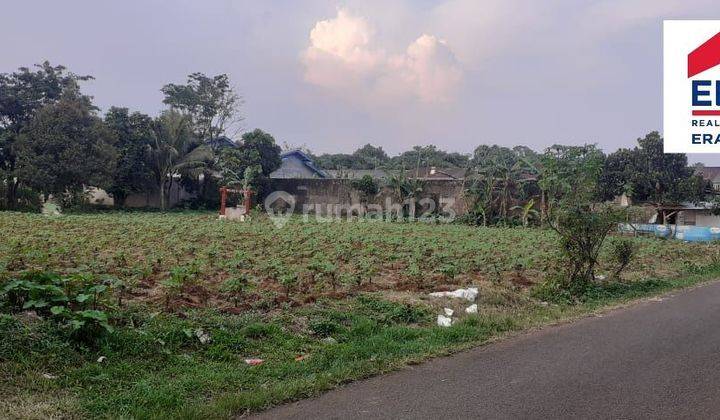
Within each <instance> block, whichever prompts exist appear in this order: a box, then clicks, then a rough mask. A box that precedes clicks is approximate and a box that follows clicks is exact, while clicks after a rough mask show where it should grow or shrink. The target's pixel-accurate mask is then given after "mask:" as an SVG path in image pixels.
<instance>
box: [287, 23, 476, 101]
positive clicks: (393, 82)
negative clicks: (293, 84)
mask: <svg viewBox="0 0 720 420" xmlns="http://www.w3.org/2000/svg"><path fill="white" fill-rule="evenodd" d="M372 41H373V29H372V27H371V26H370V25H369V23H368V22H367V21H366V20H365V19H364V18H362V17H358V16H353V15H352V14H350V13H349V12H348V11H346V10H343V9H340V10H339V11H338V14H337V16H336V17H334V18H332V19H328V20H322V21H319V22H317V23H316V24H315V27H314V28H313V29H312V31H311V32H310V45H309V46H308V47H307V49H306V50H305V51H304V52H303V54H302V58H301V59H302V62H303V64H304V66H305V80H306V81H307V82H309V83H312V84H315V85H318V86H321V87H324V88H327V89H329V90H331V91H332V92H334V93H336V94H339V95H342V96H343V97H348V98H351V99H360V100H362V101H365V102H369V103H371V104H373V105H376V104H378V103H383V102H385V103H387V102H395V101H399V100H406V99H408V98H410V99H417V100H419V101H421V102H423V103H438V102H448V101H450V100H452V99H453V96H454V93H455V91H456V88H457V86H458V85H459V84H460V82H461V80H462V70H461V68H460V65H459V63H458V61H457V59H456V57H455V54H454V53H453V51H452V50H451V49H450V47H449V46H448V44H447V43H446V42H445V41H443V40H441V39H438V38H436V37H435V36H432V35H425V34H424V35H422V36H420V37H419V38H417V39H416V40H415V41H414V42H412V43H411V44H410V45H409V46H408V47H407V49H406V51H405V52H404V53H401V54H389V53H387V52H385V50H384V49H382V48H377V47H375V46H374V45H373V43H372Z"/></svg>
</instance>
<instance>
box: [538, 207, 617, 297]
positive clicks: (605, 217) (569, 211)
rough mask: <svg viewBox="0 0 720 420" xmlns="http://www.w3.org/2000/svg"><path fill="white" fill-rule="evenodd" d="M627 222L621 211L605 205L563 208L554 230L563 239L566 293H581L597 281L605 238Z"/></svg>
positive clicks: (561, 244)
mask: <svg viewBox="0 0 720 420" xmlns="http://www.w3.org/2000/svg"><path fill="white" fill-rule="evenodd" d="M622 220H624V213H623V211H622V210H621V209H617V208H614V207H611V206H603V207H601V208H599V209H593V208H591V207H590V206H584V205H574V206H569V207H567V208H563V209H561V210H560V211H559V212H558V214H557V218H556V221H555V223H553V224H551V227H552V228H553V229H554V230H555V231H556V232H557V233H558V235H559V236H560V250H561V252H562V255H563V257H564V261H565V265H566V268H567V273H566V274H567V275H566V277H565V281H564V284H561V286H563V287H564V288H565V289H566V290H569V291H571V292H572V293H574V294H577V293H582V291H583V290H584V289H585V288H586V287H587V286H588V285H589V284H590V283H591V282H592V281H593V280H594V279H595V266H596V264H597V261H598V255H599V254H600V250H601V248H602V245H603V242H604V241H605V238H606V237H607V235H608V234H609V233H610V231H611V230H613V229H615V228H616V227H617V224H618V223H619V222H620V221H622Z"/></svg>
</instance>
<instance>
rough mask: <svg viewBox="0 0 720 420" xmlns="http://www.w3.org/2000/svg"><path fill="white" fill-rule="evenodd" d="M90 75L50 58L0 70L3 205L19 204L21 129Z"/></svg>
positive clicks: (0, 201)
mask: <svg viewBox="0 0 720 420" xmlns="http://www.w3.org/2000/svg"><path fill="white" fill-rule="evenodd" d="M89 79H91V77H90V76H78V75H75V74H73V73H70V72H68V71H67V70H66V68H65V67H63V66H52V65H51V64H50V63H49V62H47V61H45V62H44V63H42V64H37V65H35V67H34V69H30V68H27V67H20V68H19V69H18V71H16V72H13V73H2V74H0V190H2V189H3V188H4V189H5V194H4V197H3V198H0V207H2V202H3V201H4V202H5V204H6V206H7V207H9V208H14V207H15V206H16V204H17V193H18V190H19V188H20V185H21V184H22V182H23V179H22V177H19V176H18V174H17V173H16V168H17V152H16V144H15V143H16V141H17V139H18V137H19V135H20V132H21V131H22V130H23V128H24V127H25V126H26V125H27V124H29V122H30V121H31V120H32V119H33V117H34V116H35V115H36V114H37V112H38V111H39V110H40V109H42V108H43V107H45V106H47V105H50V104H53V103H56V102H57V101H58V100H59V99H60V97H61V96H62V94H63V92H64V91H65V89H67V88H68V87H69V86H71V85H72V86H76V85H77V84H78V83H79V82H80V81H84V80H89ZM86 99H87V100H88V101H89V98H86Z"/></svg>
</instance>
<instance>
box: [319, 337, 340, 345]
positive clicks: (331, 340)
mask: <svg viewBox="0 0 720 420" xmlns="http://www.w3.org/2000/svg"><path fill="white" fill-rule="evenodd" d="M322 342H323V343H325V344H335V343H337V340H336V339H334V338H332V337H325V338H323V339H322Z"/></svg>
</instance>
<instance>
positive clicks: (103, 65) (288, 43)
mask: <svg viewBox="0 0 720 420" xmlns="http://www.w3.org/2000/svg"><path fill="white" fill-rule="evenodd" d="M708 13H709V14H711V15H712V14H713V13H714V17H716V18H717V17H719V16H720V5H718V4H717V3H715V2H713V1H707V0H698V1H688V0H686V1H675V0H655V1H651V0H648V1H638V0H622V1H621V0H601V1H587V0H547V1H537V0H536V1H530V0H525V1H520V0H504V1H500V0H486V1H471V0H451V1H430V0H424V1H410V0H399V1H393V0H385V1H379V0H369V1H367V0H366V1H344V2H332V1H319V0H318V1H316V0H311V1H289V0H276V1H270V0H269V1H231V0H207V1H184V0H183V1H159V0H149V1H148V0H145V1H130V0H125V1H122V2H100V1H91V0H76V1H70V2H58V1H39V0H29V1H23V2H8V3H6V4H4V5H3V6H2V25H0V37H2V39H3V40H5V41H4V42H3V49H2V53H1V54H0V72H9V71H12V70H14V69H15V68H17V67H19V66H21V65H25V66H27V65H31V64H33V63H36V62H40V61H42V60H44V59H48V60H50V61H51V62H52V63H54V64H64V65H66V66H68V67H69V68H70V69H71V70H72V71H74V72H76V73H80V74H91V75H93V76H95V78H96V80H95V81H93V82H91V83H89V84H88V85H87V86H86V90H87V91H88V92H90V93H91V94H93V95H94V96H95V101H96V103H97V104H98V105H99V106H100V107H101V108H102V109H107V108H108V107H109V106H111V105H117V106H126V107H129V108H131V109H134V110H140V111H143V112H147V113H150V114H156V113H158V112H159V111H160V110H162V108H163V105H162V95H161V93H160V88H161V87H162V86H163V85H164V84H166V83H170V82H174V83H178V82H182V81H183V80H184V78H185V76H186V75H187V74H188V73H191V72H195V71H201V72H204V73H206V74H210V75H213V74H218V73H228V74H229V75H230V77H231V79H232V80H233V83H234V85H235V87H236V89H237V90H238V92H239V93H240V94H241V95H242V96H243V97H244V99H245V105H244V107H243V110H242V111H243V114H244V116H245V122H244V128H245V129H253V128H262V129H264V130H266V131H269V132H271V133H272V134H273V135H275V137H276V139H278V140H279V141H280V142H287V143H288V144H290V145H296V146H300V145H304V146H307V147H309V148H310V149H311V150H313V151H317V152H349V151H352V150H354V149H355V148H357V147H358V146H360V145H362V144H365V143H368V142H369V143H373V144H376V145H380V146H382V147H383V148H384V149H386V150H387V151H388V152H390V153H396V152H399V151H401V150H404V149H407V148H409V147H411V146H412V145H416V144H430V143H433V144H437V145H438V146H440V147H442V148H445V149H449V150H454V151H461V152H471V151H472V150H473V149H474V148H475V147H476V146H477V145H479V144H483V143H497V144H502V145H507V146H513V145H517V144H523V145H527V146H530V147H533V148H535V149H538V150H539V149H542V148H544V147H547V146H549V145H551V144H553V143H566V144H579V143H584V142H594V143H598V144H599V145H600V146H601V147H602V148H603V149H605V150H606V151H612V150H614V149H616V148H618V147H629V146H632V145H633V144H634V141H635V139H636V138H637V137H639V136H642V135H644V134H645V133H647V132H649V131H651V130H661V129H662V115H661V110H662V91H661V87H662V81H661V77H662V74H661V73H662V51H661V46H662V41H661V22H662V19H664V18H700V17H705V18H707V17H712V16H708ZM702 160H704V161H707V162H710V163H715V162H713V161H720V159H715V158H714V157H713V156H705V157H703V158H702Z"/></svg>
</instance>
